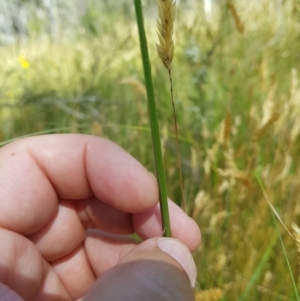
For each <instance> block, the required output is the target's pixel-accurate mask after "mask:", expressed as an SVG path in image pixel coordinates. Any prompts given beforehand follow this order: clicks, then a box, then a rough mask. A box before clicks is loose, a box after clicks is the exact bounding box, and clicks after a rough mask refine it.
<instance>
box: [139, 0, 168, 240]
mask: <svg viewBox="0 0 300 301" xmlns="http://www.w3.org/2000/svg"><path fill="white" fill-rule="evenodd" d="M134 6H135V13H136V20H137V25H138V30H139V38H140V47H141V55H142V60H143V67H144V76H145V84H146V90H147V97H148V112H149V119H150V127H151V135H152V144H153V151H154V157H155V167H156V176H157V180H158V185H159V194H160V197H159V199H160V210H161V219H162V226H163V234H164V236H165V237H171V227H170V218H169V208H168V198H167V185H166V179H165V171H164V165H163V158H162V151H161V143H160V134H159V126H158V118H157V110H156V104H155V97H154V89H153V82H152V76H151V66H150V60H149V54H148V47H147V39H146V34H145V28H144V21H143V11H142V4H141V0H134Z"/></svg>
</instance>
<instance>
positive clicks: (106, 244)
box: [84, 230, 137, 278]
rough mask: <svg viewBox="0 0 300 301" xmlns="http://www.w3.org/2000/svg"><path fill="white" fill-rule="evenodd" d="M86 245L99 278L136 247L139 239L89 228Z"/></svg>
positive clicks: (89, 257) (87, 252)
mask: <svg viewBox="0 0 300 301" xmlns="http://www.w3.org/2000/svg"><path fill="white" fill-rule="evenodd" d="M84 246H85V251H86V254H87V257H88V260H89V263H90V265H91V267H92V269H93V271H94V273H95V275H96V277H97V278H98V277H99V276H101V275H102V274H103V273H105V272H106V271H107V270H109V269H110V268H112V267H113V266H115V265H116V264H118V263H119V261H120V259H121V258H123V257H124V256H125V255H126V254H127V253H129V252H130V251H131V250H132V249H133V248H135V247H136V246H137V241H136V240H134V239H133V238H132V237H131V236H124V235H122V236H121V235H113V234H108V233H105V232H102V231H98V230H88V232H87V237H86V239H85V242H84Z"/></svg>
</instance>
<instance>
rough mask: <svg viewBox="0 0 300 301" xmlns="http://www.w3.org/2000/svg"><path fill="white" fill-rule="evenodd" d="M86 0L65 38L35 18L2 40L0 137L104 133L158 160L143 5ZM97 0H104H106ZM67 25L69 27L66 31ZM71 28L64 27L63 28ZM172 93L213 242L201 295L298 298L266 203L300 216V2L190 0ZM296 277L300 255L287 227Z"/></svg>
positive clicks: (189, 171)
mask: <svg viewBox="0 0 300 301" xmlns="http://www.w3.org/2000/svg"><path fill="white" fill-rule="evenodd" d="M96 2H97V1H87V2H86V3H87V6H86V8H85V13H84V14H83V15H82V16H81V18H80V20H79V22H78V24H77V25H76V26H73V27H72V25H70V24H69V25H68V24H63V22H62V21H61V23H60V28H59V33H60V34H59V35H58V36H56V38H55V39H53V38H51V37H50V36H49V35H47V34H46V33H45V32H46V31H45V30H44V29H45V27H46V26H45V24H44V23H43V22H42V21H41V20H39V19H38V18H37V19H34V18H33V17H32V19H31V20H30V22H29V25H28V26H29V27H28V28H27V29H28V36H27V38H24V37H23V38H20V39H19V40H18V41H17V42H16V43H14V44H13V45H11V46H5V47H4V46H3V47H1V48H0V59H1V60H0V61H1V68H0V118H1V127H0V141H1V142H0V143H2V145H3V144H5V143H7V142H8V141H9V140H10V139H14V138H16V137H20V136H25V135H31V134H37V133H53V132H55V133H61V132H80V133H88V134H92V135H100V136H104V137H107V138H109V139H111V140H113V141H115V142H117V143H118V144H120V145H122V146H123V147H124V148H125V149H126V150H128V151H129V152H130V153H131V154H132V155H133V156H134V157H136V158H137V159H138V160H139V161H140V162H142V163H143V164H144V165H145V166H146V167H147V168H148V169H150V170H152V171H153V170H154V162H153V156H152V152H151V137H150V133H149V125H148V116H147V103H146V99H145V91H144V86H143V73H142V68H141V59H140V52H139V45H138V36H137V31H136V25H135V16H134V12H133V3H131V1H123V2H122V5H121V4H120V5H118V4H116V3H115V2H112V1H102V2H101V7H99V6H97V3H96ZM149 3H150V1H148V2H147V1H145V4H146V14H145V18H146V25H147V34H148V39H149V47H150V49H149V50H150V55H151V59H152V69H153V70H152V71H153V76H154V84H155V90H156V91H155V92H156V98H157V105H158V111H159V116H160V126H161V133H162V142H163V148H164V160H165V167H166V173H167V181H168V190H169V196H170V197H171V198H172V199H173V200H178V199H180V185H179V175H178V171H177V165H176V153H175V140H174V136H173V133H174V130H173V119H172V108H171V102H170V97H169V85H168V77H167V74H166V72H165V70H164V68H163V67H162V65H161V63H160V61H159V58H158V56H157V54H156V51H155V43H154V42H155V39H156V15H155V12H156V9H155V7H154V6H153V4H152V5H149ZM98 4H99V3H98ZM70 32H71V34H70ZM66 33H68V34H66ZM175 35H176V43H175V45H176V55H175V59H174V65H173V77H174V85H175V87H174V90H175V91H174V93H175V102H176V110H177V116H178V122H179V133H180V135H181V137H180V139H181V155H182V162H183V173H184V179H185V183H184V185H185V193H186V198H187V200H188V211H189V214H190V215H191V216H193V217H194V218H195V219H196V220H197V222H198V223H199V225H200V227H201V229H202V234H203V242H202V245H201V248H200V249H199V251H198V252H197V253H196V254H195V259H196V262H197V265H198V269H199V277H198V289H201V290H202V293H200V294H198V297H197V298H198V300H224V301H225V300H226V301H227V300H249V301H250V300H262V301H264V300H297V299H296V294H295V291H294V289H293V286H292V281H291V275H290V274H289V272H288V268H287V264H286V260H285V258H284V253H283V250H282V247H281V245H280V241H279V237H278V232H277V231H276V227H275V225H274V221H273V219H272V214H271V211H270V207H269V205H268V203H267V201H266V199H265V198H264V196H263V193H262V190H261V188H260V187H259V185H258V183H257V179H256V178H257V177H259V178H261V181H262V183H263V185H264V187H265V191H266V194H267V196H268V198H269V199H270V200H271V202H272V203H273V205H274V206H275V208H276V210H277V212H278V214H279V215H280V216H281V218H282V220H283V222H284V223H285V224H286V226H287V227H288V229H290V230H291V223H292V222H295V223H296V224H298V225H299V224H300V203H299V194H300V168H299V166H300V156H299V151H300V143H299V142H300V141H299V139H300V137H299V134H300V120H299V113H300V84H299V62H300V57H299V49H300V3H299V1H298V0H285V1H280V0H278V1H273V0H260V1H256V0H253V1H243V0H235V1H230V0H226V1H225V0H224V1H218V3H214V5H213V7H212V13H211V15H209V14H205V13H204V8H203V3H202V1H182V3H181V5H180V6H179V12H178V22H177V27H176V33H175ZM279 227H280V229H281V235H282V237H283V240H284V245H285V248H286V251H287V254H288V258H289V261H290V264H291V267H292V271H293V276H294V278H295V280H296V283H297V285H298V289H299V287H300V279H299V276H300V275H299V264H298V262H299V253H297V246H296V243H295V241H294V240H293V239H292V238H291V236H290V235H289V234H288V233H287V232H286V231H285V230H284V229H283V227H281V226H279Z"/></svg>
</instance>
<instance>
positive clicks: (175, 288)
mask: <svg viewBox="0 0 300 301" xmlns="http://www.w3.org/2000/svg"><path fill="white" fill-rule="evenodd" d="M196 274H197V272H196V267H195V263H194V261H193V257H192V255H191V253H190V252H189V250H188V248H187V247H186V246H185V245H184V244H183V243H181V242H180V241H178V240H176V239H173V238H151V239H149V240H146V241H144V242H142V243H141V244H139V245H138V246H137V247H135V248H134V249H132V250H131V251H130V252H129V253H128V254H127V255H126V256H124V257H123V258H122V259H121V260H120V263H119V264H118V265H116V266H115V267H113V268H111V269H110V270H108V271H107V272H106V273H104V274H103V275H102V276H101V277H100V278H99V279H98V280H97V281H96V283H95V284H94V285H93V287H92V289H91V290H90V292H89V293H88V294H87V295H86V296H85V298H84V299H83V301H96V300H101V301H106V300H122V301H134V300H143V301H152V300H157V301H166V300H174V301H176V300H178V301H179V300H185V301H193V300H195V299H194V294H193V289H192V286H193V285H194V283H195V278H196Z"/></svg>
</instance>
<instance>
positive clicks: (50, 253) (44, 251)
mask: <svg viewBox="0 0 300 301" xmlns="http://www.w3.org/2000/svg"><path fill="white" fill-rule="evenodd" d="M74 234H75V235H74ZM27 237H28V238H29V239H30V240H31V241H32V242H34V243H35V245H36V247H37V248H38V250H39V251H40V253H41V255H42V256H43V257H44V258H45V259H46V260H47V261H53V260H55V259H57V258H60V257H63V256H65V255H67V254H69V253H70V252H71V251H73V250H74V249H76V248H77V247H78V246H79V245H80V244H81V243H82V241H83V240H84V238H85V229H84V227H83V225H82V224H81V222H80V219H79V217H78V215H77V212H76V210H75V206H74V204H73V202H71V201H68V200H61V201H60V204H59V206H58V210H57V211H56V213H55V214H54V215H53V217H52V218H51V220H50V221H49V222H48V223H47V224H46V225H45V226H44V227H43V228H42V229H40V230H39V231H37V232H35V233H34V234H31V235H28V236H27Z"/></svg>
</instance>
